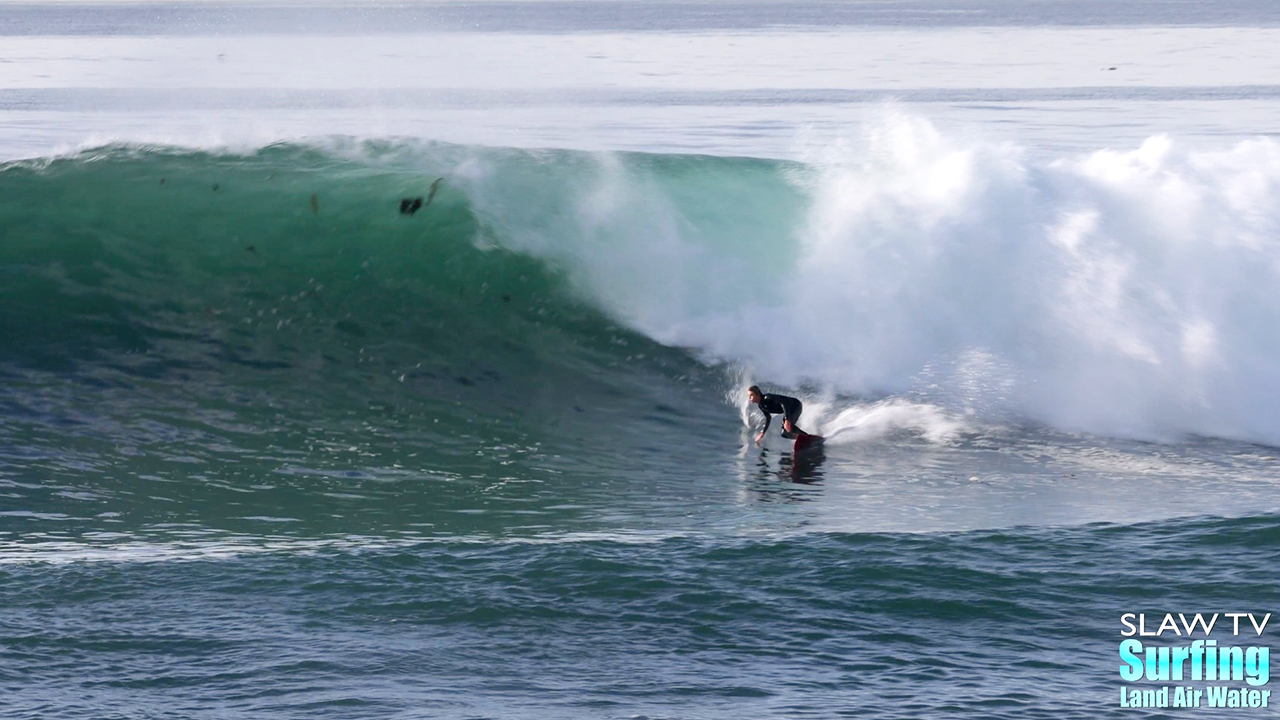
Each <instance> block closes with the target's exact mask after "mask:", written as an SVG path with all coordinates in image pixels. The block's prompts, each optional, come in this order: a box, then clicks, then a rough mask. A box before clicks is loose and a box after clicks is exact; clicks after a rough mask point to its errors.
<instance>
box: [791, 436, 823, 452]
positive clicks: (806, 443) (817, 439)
mask: <svg viewBox="0 0 1280 720" xmlns="http://www.w3.org/2000/svg"><path fill="white" fill-rule="evenodd" d="M821 447H822V436H821V435H810V434H809V433H807V432H801V433H796V444H795V447H794V449H793V450H792V452H794V453H795V454H797V455H798V454H800V453H802V452H805V451H806V450H817V449H818V448H821Z"/></svg>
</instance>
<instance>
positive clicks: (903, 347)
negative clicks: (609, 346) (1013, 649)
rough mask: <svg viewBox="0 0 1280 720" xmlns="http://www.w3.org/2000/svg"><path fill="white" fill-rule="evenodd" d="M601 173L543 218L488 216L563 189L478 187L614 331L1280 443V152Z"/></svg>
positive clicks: (838, 372) (481, 182)
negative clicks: (626, 327)
mask: <svg viewBox="0 0 1280 720" xmlns="http://www.w3.org/2000/svg"><path fill="white" fill-rule="evenodd" d="M587 177H589V178H590V180H589V182H587V183H585V184H583V185H582V186H579V187H570V188H567V190H568V192H567V193H563V194H559V193H560V192H563V190H564V189H563V188H556V189H555V190H552V192H557V194H558V197H557V198H556V200H555V201H553V202H551V203H550V206H551V207H552V208H555V210H554V211H553V212H551V213H550V214H547V213H546V209H547V205H546V204H539V205H538V206H537V207H534V208H528V209H527V210H526V211H525V212H512V211H511V208H510V207H508V206H505V205H503V204H502V203H501V202H494V201H492V200H491V198H493V197H495V196H497V197H500V198H511V197H523V196H527V195H528V194H529V193H531V192H535V188H536V187H542V188H544V189H545V188H547V187H548V181H547V180H545V179H541V178H540V179H538V180H536V181H532V182H530V183H529V184H528V185H524V186H522V187H521V188H520V190H519V191H513V188H511V187H510V186H509V185H508V184H507V183H509V182H510V178H502V179H498V180H493V179H492V178H491V177H488V176H484V175H483V174H477V175H474V176H472V177H471V178H469V180H468V182H469V190H468V192H469V194H470V195H471V197H472V199H473V201H475V202H476V206H477V208H478V210H479V212H480V213H482V214H484V215H487V216H491V217H494V218H497V222H498V223H499V224H501V223H504V222H505V223H507V224H508V228H509V232H507V233H504V235H503V237H504V238H505V240H506V241H507V242H509V243H511V246H512V247H515V248H518V249H520V250H522V251H526V252H532V253H534V254H537V255H540V256H543V257H553V258H556V259H557V260H559V261H562V262H566V263H567V264H568V265H569V266H570V267H571V268H572V269H573V276H574V277H575V279H576V280H577V283H578V285H579V286H580V287H584V288H586V290H587V291H588V292H589V294H590V295H591V296H592V297H593V298H595V299H596V300H597V301H598V302H600V303H601V304H602V305H603V306H604V307H605V308H607V309H608V310H609V311H610V312H611V313H613V314H615V315H618V316H621V317H623V318H625V319H626V320H627V321H628V322H629V323H631V324H632V325H633V326H634V327H637V328H639V329H640V330H642V331H643V332H645V333H647V334H649V335H650V336H652V337H654V338H656V339H658V340H660V341H662V342H664V343H670V344H676V345H680V346H687V347H691V348H696V349H697V350H699V351H702V352H704V353H706V354H708V355H710V356H712V357H715V358H719V359H725V360H731V361H735V362H740V363H745V364H747V365H748V366H749V367H750V368H751V369H752V373H753V375H754V377H755V378H756V379H759V380H762V381H766V382H776V383H781V384H783V385H785V386H791V387H795V386H798V385H802V384H809V385H816V386H818V387H821V388H827V389H828V390H833V391H836V392H839V393H846V394H852V395H856V396H865V397H870V398H878V397H883V396H885V395H893V396H900V397H905V398H910V399H912V400H915V401H921V402H925V403H928V404H931V405H934V406H936V407H938V408H942V409H945V410H946V411H948V412H950V413H952V414H953V416H957V415H960V414H962V415H967V416H976V417H978V418H986V419H1009V418H1021V419H1032V420H1035V421H1040V422H1045V423H1049V424H1052V425H1055V426H1058V427H1061V428H1066V429H1070V430H1080V431H1087V432H1094V433H1101V434H1119V435H1126V436H1137V437H1146V438H1165V439H1169V438H1173V437H1177V436H1180V435H1185V434H1203V435H1211V436H1222V437H1230V438H1236V439H1249V440H1260V441H1264V442H1275V441H1277V440H1280V419H1278V418H1277V417H1276V415H1275V413H1274V412H1273V410H1272V408H1273V407H1274V405H1275V403H1276V401H1277V400H1280V381H1278V380H1277V377H1278V375H1277V372H1276V370H1277V360H1276V350H1277V348H1280V335H1278V332H1280V331H1278V330H1277V328H1278V327H1280V324H1278V323H1277V320H1280V292H1278V291H1277V287H1280V286H1278V285H1277V283H1276V280H1277V277H1276V273H1277V268H1278V267H1280V264H1278V261H1280V247H1278V246H1277V239H1278V238H1280V210H1278V209H1277V207H1280V206H1278V205H1277V200H1280V146H1278V145H1277V144H1276V143H1275V142H1274V141H1271V140H1268V139H1257V140H1251V141H1248V142H1243V143H1240V144H1238V145H1237V146H1235V147H1233V148H1230V149H1225V150H1198V149H1195V148H1188V147H1183V146H1180V145H1179V144H1178V143H1177V142H1175V141H1174V140H1172V139H1170V138H1167V137H1153V138H1151V139H1150V140H1148V141H1147V142H1145V143H1144V144H1143V145H1142V146H1141V147H1139V148H1135V149H1127V150H1115V149H1106V150H1099V151H1097V152H1094V153H1091V154H1086V155H1081V156H1072V157H1063V158H1059V159H1055V160H1051V161H1040V160H1035V159H1032V158H1030V157H1029V156H1028V154H1027V153H1026V152H1025V151H1024V150H1023V149H1022V148H1019V147H1017V146H1013V145H1009V144H1000V143H989V142H984V141H980V140H972V139H968V138H957V137H950V136H948V135H946V134H944V133H942V132H939V131H938V130H937V129H936V128H934V127H933V126H931V125H930V124H929V123H928V122H926V121H925V120H922V119H920V118H915V117H911V116H908V115H904V114H892V115H890V116H888V117H887V118H885V119H884V120H883V121H882V122H880V123H878V124H875V125H871V126H869V127H867V128H865V132H864V133H863V134H862V135H860V136H856V137H853V138H851V139H846V140H843V141H840V142H835V143H830V144H826V145H823V146H822V147H820V148H819V149H816V150H814V151H813V152H812V153H811V154H810V157H809V160H808V162H806V163H802V164H796V165H790V164H770V165H769V166H768V167H767V170H765V169H764V168H760V167H759V166H758V165H751V164H749V163H746V162H745V161H744V164H743V165H742V166H741V167H737V166H734V165H733V163H732V162H731V161H725V160H715V159H702V158H688V159H671V158H643V159H623V158H619V157H615V156H602V157H596V158H593V163H592V168H591V170H590V173H589V175H588V176H587ZM575 180H578V181H580V180H581V176H579V177H578V178H575ZM783 183H785V185H783ZM526 213H527V214H526Z"/></svg>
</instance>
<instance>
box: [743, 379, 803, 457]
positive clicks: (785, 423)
mask: <svg viewBox="0 0 1280 720" xmlns="http://www.w3.org/2000/svg"><path fill="white" fill-rule="evenodd" d="M747 399H748V400H750V401H751V402H753V403H755V404H756V406H757V407H759V408H760V412H762V413H764V427H763V428H760V434H759V435H757V436H756V444H757V445H759V444H760V443H761V442H762V441H763V440H764V434H765V433H767V432H769V423H770V422H772V421H773V415H781V416H782V437H784V438H787V439H788V440H790V439H792V438H795V437H797V436H799V435H806V434H807V433H805V431H803V430H801V429H800V428H799V427H798V426H797V425H796V423H797V422H798V421H799V420H800V413H801V411H803V410H804V403H802V402H800V400H799V399H797V398H793V397H790V396H787V395H777V394H775V393H768V394H765V393H762V392H760V386H759V385H752V386H751V387H749V388H747Z"/></svg>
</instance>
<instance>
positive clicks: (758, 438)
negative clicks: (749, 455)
mask: <svg viewBox="0 0 1280 720" xmlns="http://www.w3.org/2000/svg"><path fill="white" fill-rule="evenodd" d="M761 440H764V433H760V434H759V435H757V436H756V444H757V445H759V444H760V441H761Z"/></svg>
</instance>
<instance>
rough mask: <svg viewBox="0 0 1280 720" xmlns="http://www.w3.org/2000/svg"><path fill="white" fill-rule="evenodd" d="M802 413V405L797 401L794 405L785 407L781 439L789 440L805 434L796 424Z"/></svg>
mask: <svg viewBox="0 0 1280 720" xmlns="http://www.w3.org/2000/svg"><path fill="white" fill-rule="evenodd" d="M803 411H804V403H802V402H800V401H799V400H796V401H795V402H794V403H791V404H789V405H787V407H786V413H787V414H786V417H785V418H784V419H783V423H782V429H783V431H784V432H783V433H782V437H784V438H788V439H790V438H793V437H795V436H796V435H804V434H807V433H805V431H803V430H801V429H800V425H799V424H798V423H799V422H800V413H801V412H803Z"/></svg>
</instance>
